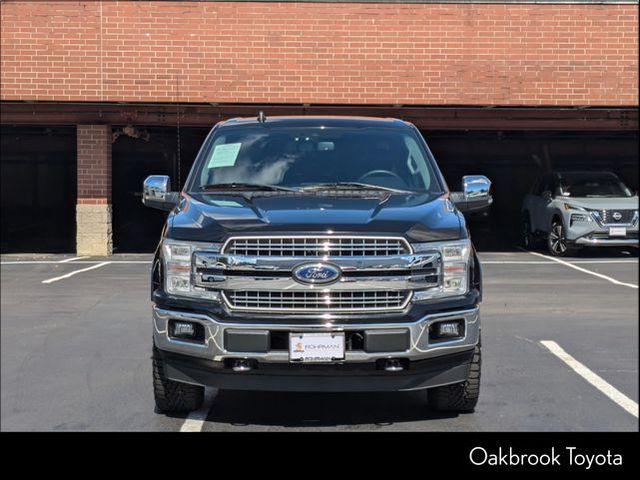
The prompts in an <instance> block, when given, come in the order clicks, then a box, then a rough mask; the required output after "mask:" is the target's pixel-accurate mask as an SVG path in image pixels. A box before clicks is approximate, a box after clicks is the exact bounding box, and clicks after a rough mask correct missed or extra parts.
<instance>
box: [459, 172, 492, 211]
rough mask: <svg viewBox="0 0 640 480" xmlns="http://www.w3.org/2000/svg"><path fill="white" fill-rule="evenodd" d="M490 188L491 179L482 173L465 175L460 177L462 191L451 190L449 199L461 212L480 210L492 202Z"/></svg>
mask: <svg viewBox="0 0 640 480" xmlns="http://www.w3.org/2000/svg"><path fill="white" fill-rule="evenodd" d="M490 190H491V180H489V179H488V178H487V177H485V176H484V175H465V176H464V177H462V191H461V192H452V194H451V201H452V202H453V203H455V204H456V207H458V210H460V211H461V212H462V213H475V212H482V211H484V210H487V209H488V208H489V207H490V206H491V204H492V203H493V197H492V196H491V193H490Z"/></svg>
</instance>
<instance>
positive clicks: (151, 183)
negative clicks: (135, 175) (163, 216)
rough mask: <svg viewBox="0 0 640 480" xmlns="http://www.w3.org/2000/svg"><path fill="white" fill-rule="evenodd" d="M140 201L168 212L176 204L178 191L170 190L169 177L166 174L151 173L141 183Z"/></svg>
mask: <svg viewBox="0 0 640 480" xmlns="http://www.w3.org/2000/svg"><path fill="white" fill-rule="evenodd" d="M142 203H143V204H144V205H145V206H147V207H151V208H157V209H158V210H164V211H166V212H170V211H171V210H173V208H174V207H175V206H176V205H177V204H178V192H172V191H171V179H170V178H169V177H168V176H166V175H151V176H149V177H147V179H146V180H145V181H144V183H143V184H142Z"/></svg>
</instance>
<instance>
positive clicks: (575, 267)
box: [525, 250, 638, 288]
mask: <svg viewBox="0 0 640 480" xmlns="http://www.w3.org/2000/svg"><path fill="white" fill-rule="evenodd" d="M525 251H526V252H528V253H530V254H531V255H535V256H537V257H542V258H547V259H549V260H553V261H554V262H557V263H560V264H561V265H565V266H567V267H569V268H573V269H574V270H578V271H579V272H583V273H587V274H589V275H593V276H594V277H598V278H602V279H604V280H607V281H609V282H611V283H613V284H614V285H622V286H623V287H629V288H638V285H635V284H633V283H625V282H621V281H620V280H616V279H615V278H611V277H608V276H607V275H603V274H601V273H596V272H592V271H591V270H587V269H586V268H582V267H578V266H577V265H574V264H572V263H569V262H565V261H564V260H560V259H559V258H555V257H548V256H546V255H543V254H541V253H538V252H531V251H529V250H525Z"/></svg>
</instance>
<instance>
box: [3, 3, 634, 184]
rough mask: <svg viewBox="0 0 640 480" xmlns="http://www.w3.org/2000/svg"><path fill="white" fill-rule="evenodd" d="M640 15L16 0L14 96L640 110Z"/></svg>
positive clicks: (7, 12)
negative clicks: (624, 107)
mask: <svg viewBox="0 0 640 480" xmlns="http://www.w3.org/2000/svg"><path fill="white" fill-rule="evenodd" d="M637 22H638V7H637V5H614V4H608V5H566V4H565V5H558V4H551V5H550V4H538V5H536V4H528V5H523V4H520V5H514V4H394V3H387V4H339V5H338V4H335V3H249V2H247V3H245V2H238V3H235V2H228V3H224V2H206V1H204V2H203V1H200V2H116V1H104V2H97V1H84V2H74V1H58V2H50V1H13V0H6V1H4V2H3V3H2V32H1V33H2V44H1V46H2V65H1V69H2V76H1V81H2V95H1V99H2V100H54V101H103V102H115V101H126V102H174V101H180V102H243V103H245V102H246V103H250V102H261V103H316V104H318V103H331V104H348V103H350V104H367V103H369V104H429V105H453V104H455V105H489V104H494V105H531V106H536V105H590V106H597V105H610V106H615V105H627V106H629V105H635V104H637V103H638V24H637ZM92 195H93V193H92Z"/></svg>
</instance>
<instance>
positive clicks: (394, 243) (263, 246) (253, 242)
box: [223, 237, 410, 258]
mask: <svg viewBox="0 0 640 480" xmlns="http://www.w3.org/2000/svg"><path fill="white" fill-rule="evenodd" d="M223 252H224V253H228V254H231V255H244V256H259V257H319V258H322V257H325V256H328V257H333V258H335V257H364V256H369V257H388V256H392V255H404V254H407V253H409V252H410V249H409V245H408V244H407V243H406V242H405V241H404V240H401V239H388V238H371V237H349V238H340V237H268V238H267V237H265V238H260V237H257V238H236V239H232V240H230V241H229V242H228V243H227V245H226V246H225V247H224V249H223Z"/></svg>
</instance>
